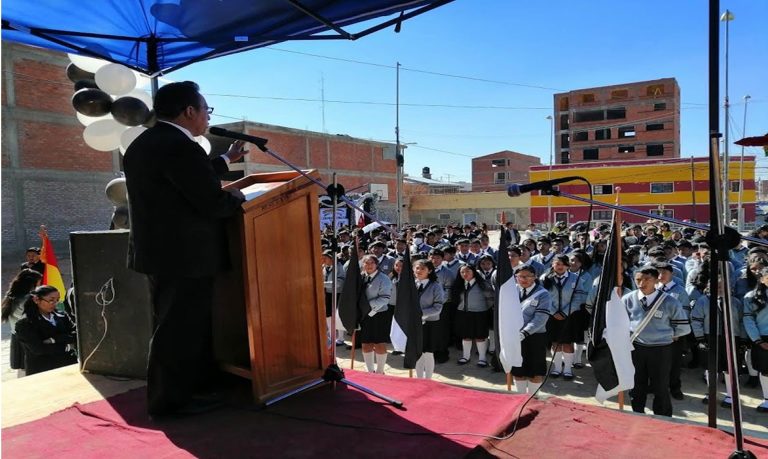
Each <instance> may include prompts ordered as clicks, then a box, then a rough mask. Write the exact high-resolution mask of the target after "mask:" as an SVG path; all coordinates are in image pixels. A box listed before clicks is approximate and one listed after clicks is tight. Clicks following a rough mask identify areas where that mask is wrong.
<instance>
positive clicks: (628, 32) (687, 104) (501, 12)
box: [168, 0, 768, 181]
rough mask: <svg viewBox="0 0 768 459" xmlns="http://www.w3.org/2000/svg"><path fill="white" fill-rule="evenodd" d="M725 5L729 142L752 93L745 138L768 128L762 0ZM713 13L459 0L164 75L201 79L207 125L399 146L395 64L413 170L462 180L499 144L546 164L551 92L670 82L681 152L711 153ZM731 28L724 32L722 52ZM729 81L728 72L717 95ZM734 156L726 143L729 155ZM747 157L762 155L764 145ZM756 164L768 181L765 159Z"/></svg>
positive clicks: (665, 6)
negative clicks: (282, 129)
mask: <svg viewBox="0 0 768 459" xmlns="http://www.w3.org/2000/svg"><path fill="white" fill-rule="evenodd" d="M726 8H728V9H730V10H731V11H732V12H733V14H734V15H735V20H734V21H732V22H731V23H730V32H729V41H730V46H729V49H730V70H729V72H730V88H729V94H730V99H731V104H732V106H731V121H732V122H731V126H730V129H731V139H732V140H735V139H738V138H741V134H742V129H743V116H744V101H743V97H744V95H746V94H749V95H750V96H751V99H750V101H749V104H748V113H747V130H746V133H747V135H762V134H765V133H766V132H768V61H767V60H766V56H768V33H767V32H766V25H765V24H766V20H767V19H768V1H766V0H739V1H722V2H721V10H722V11H725V9H726ZM707 10H708V2H707V1H705V0H698V1H693V0H689V1H670V0H665V1H659V0H647V1H643V2H624V1H622V2H616V1H610V0H590V1H587V2H573V1H565V0H553V1H551V2H513V1H505V0H457V1H455V2H454V3H451V4H448V5H446V6H444V7H441V8H438V9H436V10H434V11H431V12H429V13H426V14H424V15H422V16H419V17H416V18H414V19H411V20H409V21H406V22H405V23H403V27H402V31H401V32H400V33H399V34H396V33H394V32H393V30H391V29H389V30H383V31H380V32H377V33H375V34H373V35H370V36H368V37H365V38H362V39H360V40H358V41H355V42H347V41H333V42H331V41H327V42H293V43H282V44H278V45H275V46H273V47H271V48H264V49H259V50H254V51H249V52H245V53H241V54H238V55H234V56H229V57H225V58H220V59H216V60H212V61H208V62H204V63H199V64H195V65H193V66H190V67H188V68H186V69H183V70H180V71H177V72H175V73H172V74H170V75H168V77H169V78H170V79H172V80H175V81H178V80H185V79H191V80H195V81H197V82H199V83H200V84H201V86H202V90H203V92H204V93H205V94H206V96H207V99H208V104H209V105H211V106H213V107H215V109H216V111H215V113H214V115H213V117H212V119H211V123H212V124H216V123H225V122H232V121H234V120H237V119H243V118H245V119H247V120H250V121H257V122H262V123H268V124H276V125H281V126H289V127H293V128H299V129H307V130H313V131H319V132H323V131H324V132H328V133H332V134H336V133H338V134H348V135H350V136H353V137H359V138H365V139H375V140H383V141H390V142H394V140H395V105H394V104H395V100H396V97H395V82H396V77H395V75H396V72H395V63H396V62H400V63H401V65H402V67H401V70H400V104H401V106H400V140H401V142H403V143H411V142H415V143H416V145H411V146H410V147H409V148H408V150H407V151H406V163H405V169H406V173H408V174H410V175H418V174H420V172H421V168H422V167H424V166H428V167H430V168H431V170H432V173H433V177H435V178H443V179H450V180H466V181H469V180H471V160H470V158H472V157H476V156H482V155H486V154H489V153H493V152H496V151H500V150H514V151H518V152H521V153H526V154H530V155H535V156H539V157H540V158H541V160H542V163H543V164H547V163H548V161H549V149H550V146H549V145H550V125H549V121H548V120H547V119H546V116H547V115H549V114H551V113H552V101H553V97H552V96H553V94H554V93H556V92H562V91H567V90H572V89H579V88H587V87H595V86H603V85H612V84H620V83H627V82H632V81H642V80H651V79H656V78H665V77H674V78H676V79H677V81H678V84H679V85H680V89H681V99H682V105H681V107H682V112H681V155H682V156H685V157H689V156H705V155H707V154H708V150H707V138H708V121H707V120H708V118H707V116H708V115H707V101H708V86H707V85H708V81H707V80H708V49H707V43H708V41H707V40H708V38H707V36H708V30H707V18H706V15H707ZM722 24H723V25H724V23H722ZM359 29H360V28H359V27H354V26H353V27H350V28H349V30H351V31H355V30H359ZM724 36H725V29H724V27H723V29H722V33H721V55H722V54H723V53H724V50H725V46H724ZM369 64H372V65H369ZM724 66H725V63H724V59H723V58H722V57H721V68H723V69H724ZM425 72H434V73H425ZM435 73H439V74H443V75H445V76H441V75H436V74H435ZM721 74H722V72H721ZM448 75H450V76H448ZM457 76H460V77H467V78H457ZM483 80H485V81H483ZM723 85H724V81H723V79H722V77H721V101H722V99H723V97H724V93H723V89H722V86H723ZM323 94H324V96H323ZM323 97H324V99H325V103H324V104H323V103H322V102H321V100H322V99H323ZM222 115H223V116H222ZM722 122H723V116H722V113H721V123H722ZM740 153H741V149H740V147H737V146H735V145H732V146H731V149H730V154H731V155H732V156H733V155H739V154H740ZM746 154H748V155H749V154H752V155H757V156H758V157H763V151H762V149H757V148H748V149H747V150H746ZM758 167H760V168H761V169H759V170H758V171H759V172H758V173H759V174H760V175H764V176H768V159H761V160H760V161H759V162H758Z"/></svg>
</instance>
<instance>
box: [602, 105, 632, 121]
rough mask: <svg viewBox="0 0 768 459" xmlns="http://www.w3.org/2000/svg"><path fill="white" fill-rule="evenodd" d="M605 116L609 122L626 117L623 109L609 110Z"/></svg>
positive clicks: (625, 110) (625, 111)
mask: <svg viewBox="0 0 768 459" xmlns="http://www.w3.org/2000/svg"><path fill="white" fill-rule="evenodd" d="M605 114H606V117H607V118H608V119H609V120H622V119H624V118H626V117H627V109H626V108H624V107H614V108H609V109H608V110H606V111H605Z"/></svg>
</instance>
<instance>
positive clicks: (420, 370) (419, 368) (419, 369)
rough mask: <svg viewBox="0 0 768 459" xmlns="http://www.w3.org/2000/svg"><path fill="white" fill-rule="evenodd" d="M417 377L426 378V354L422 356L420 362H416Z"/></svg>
mask: <svg viewBox="0 0 768 459" xmlns="http://www.w3.org/2000/svg"><path fill="white" fill-rule="evenodd" d="M414 370H416V377H417V378H423V377H424V354H421V357H419V360H417V361H416V368H414Z"/></svg>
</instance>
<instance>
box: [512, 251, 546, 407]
mask: <svg viewBox="0 0 768 459" xmlns="http://www.w3.org/2000/svg"><path fill="white" fill-rule="evenodd" d="M536 279H537V278H536V271H535V270H534V269H533V268H532V267H531V266H529V265H522V266H520V268H519V269H518V270H517V271H516V272H515V282H516V283H517V286H518V288H519V290H520V307H521V308H522V310H523V328H522V329H521V330H520V340H521V342H520V346H521V353H522V356H523V365H522V366H520V367H513V368H512V370H511V373H512V376H513V377H514V379H515V389H516V390H517V391H518V392H520V393H521V394H526V393H528V394H533V393H535V392H536V391H537V390H538V389H539V387H540V386H541V383H542V381H543V380H544V376H545V375H546V374H547V341H548V340H547V320H548V319H549V318H550V317H551V316H552V314H553V313H554V310H553V306H552V298H551V297H550V294H549V292H548V291H547V290H546V289H545V288H544V287H542V286H541V284H539V283H538V282H537V280H536Z"/></svg>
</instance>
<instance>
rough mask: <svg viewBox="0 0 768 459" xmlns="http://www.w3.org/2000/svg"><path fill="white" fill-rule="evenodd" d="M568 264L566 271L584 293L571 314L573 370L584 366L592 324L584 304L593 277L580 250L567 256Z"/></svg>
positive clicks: (573, 251) (586, 257)
mask: <svg viewBox="0 0 768 459" xmlns="http://www.w3.org/2000/svg"><path fill="white" fill-rule="evenodd" d="M568 262H569V263H570V266H569V267H568V270H569V271H570V272H571V273H574V274H576V275H577V278H578V279H579V285H580V286H581V287H580V289H581V290H582V291H583V292H584V293H585V294H584V302H583V303H581V304H579V305H578V306H579V307H578V308H577V309H576V310H575V311H573V312H572V314H571V320H573V321H574V324H573V326H574V328H575V330H574V334H575V336H576V338H577V339H576V340H575V341H574V342H573V368H584V364H583V363H582V355H583V353H584V350H585V348H586V345H585V344H584V343H586V341H587V340H586V334H587V330H588V329H589V325H590V323H591V322H592V321H591V320H590V315H589V313H588V312H587V307H586V302H587V295H589V292H590V290H591V288H592V279H593V277H592V275H591V274H590V272H589V268H590V266H589V263H590V259H589V256H588V255H587V253H586V252H585V251H583V250H582V249H576V250H572V251H571V252H570V253H569V254H568Z"/></svg>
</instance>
